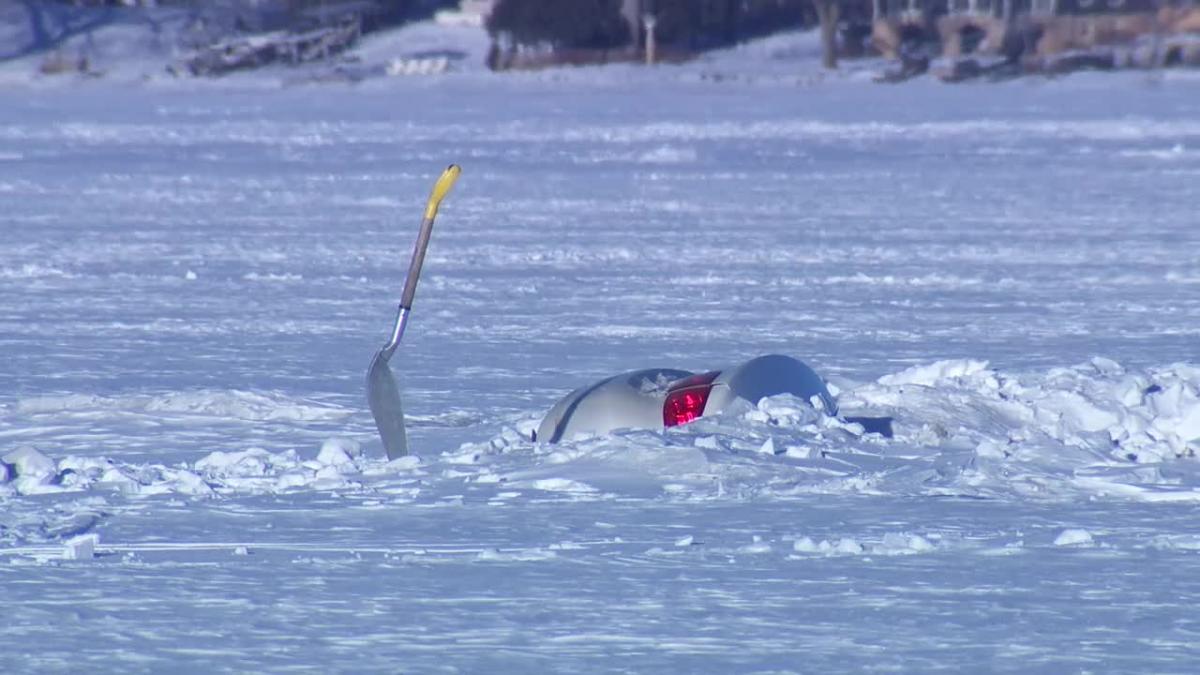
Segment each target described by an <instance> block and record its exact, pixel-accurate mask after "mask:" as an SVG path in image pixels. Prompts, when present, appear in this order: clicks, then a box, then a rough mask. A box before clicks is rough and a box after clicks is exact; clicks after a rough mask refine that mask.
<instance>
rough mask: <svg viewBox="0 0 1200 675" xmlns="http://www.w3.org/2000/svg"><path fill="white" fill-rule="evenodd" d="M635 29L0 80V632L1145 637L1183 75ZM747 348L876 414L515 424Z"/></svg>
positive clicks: (1158, 496) (1172, 449) (1187, 191)
mask: <svg viewBox="0 0 1200 675" xmlns="http://www.w3.org/2000/svg"><path fill="white" fill-rule="evenodd" d="M663 72H666V73H669V74H668V75H662V76H655V75H653V74H647V73H645V72H642V71H637V70H632V71H626V70H624V69H619V68H618V69H609V70H603V71H569V72H566V73H563V74H561V75H553V74H551V75H542V76H513V77H500V78H487V77H482V76H478V75H468V74H463V75H461V76H450V77H446V78H443V79H436V80H412V81H404V82H400V81H396V82H390V83H387V84H378V85H373V86H369V87H362V88H344V87H340V86H331V87H323V88H322V87H297V88H289V89H279V90H276V89H269V88H264V87H255V88H250V89H241V90H238V89H233V88H218V87H207V86H199V85H197V86H194V87H178V88H176V87H166V86H158V87H149V88H147V87H135V86H128V87H126V86H113V85H108V86H105V85H87V86H83V87H80V88H77V89H74V90H65V89H52V88H51V89H36V88H30V89H22V90H15V92H14V93H13V94H12V95H6V96H5V101H4V103H3V104H2V105H0V238H2V242H3V243H2V245H0V348H2V350H3V352H2V353H3V356H4V359H3V361H0V384H2V385H3V386H2V388H0V454H5V455H7V454H8V453H12V452H18V453H19V455H20V461H19V462H18V461H17V459H10V460H9V463H10V464H13V465H14V466H15V467H16V471H15V473H16V475H15V476H7V478H9V480H6V481H0V584H3V587H4V588H5V595H6V600H7V601H6V605H8V607H9V608H10V609H9V611H8V613H7V614H8V618H7V620H6V622H5V623H4V624H3V625H4V630H3V634H4V635H6V636H7V637H8V638H9V641H10V642H11V643H13V644H20V645H33V646H34V647H32V648H29V649H25V648H21V649H17V650H16V651H10V654H9V658H11V659H14V660H13V661H11V662H12V663H15V664H16V665H15V668H16V669H17V670H21V671H33V670H39V671H41V670H68V669H76V668H78V667H80V665H81V664H88V665H90V666H93V667H94V666H100V667H102V668H111V667H115V666H114V664H118V663H119V664H120V669H121V670H123V671H138V670H145V671H159V672H161V670H163V669H164V668H166V667H167V666H168V664H178V665H181V666H183V667H184V668H185V669H204V670H206V671H208V670H217V671H245V670H257V669H262V668H270V669H276V670H287V669H293V668H296V669H298V668H301V667H312V668H315V669H320V670H342V671H395V670H403V671H408V670H412V671H415V672H428V671H435V670H447V671H456V670H461V671H466V672H479V671H482V670H501V671H508V672H528V671H531V670H532V671H546V670H553V671H575V672H578V671H581V670H586V671H596V670H613V671H632V672H647V671H654V672H661V671H688V672H697V671H700V672H731V671H739V672H744V671H756V670H771V671H791V670H794V671H814V670H818V669H821V670H829V669H832V670H854V671H860V670H868V669H875V670H908V671H930V670H935V669H938V668H944V669H946V670H952V671H958V672H961V671H964V670H980V669H982V670H994V671H1022V672H1027V671H1041V672H1064V671H1068V670H1070V671H1130V670H1143V671H1153V672H1189V671H1190V670H1191V667H1190V666H1191V665H1192V664H1194V663H1195V661H1196V658H1197V656H1198V653H1197V652H1198V651H1200V624H1198V623H1197V621H1196V619H1195V611H1194V605H1195V604H1196V602H1197V600H1200V588H1197V583H1196V582H1195V581H1194V579H1193V578H1194V577H1195V574H1194V573H1193V569H1194V566H1195V565H1196V560H1197V558H1196V555H1197V552H1198V551H1200V525H1198V524H1197V523H1196V519H1195V518H1194V509H1195V505H1196V503H1197V502H1200V464H1198V463H1197V460H1196V459H1195V457H1194V454H1195V450H1196V449H1197V448H1200V395H1198V389H1200V356H1198V355H1197V344H1200V342H1198V340H1197V338H1198V336H1200V228H1197V227H1196V222H1197V217H1196V195H1197V187H1196V186H1197V185H1198V184H1200V182H1198V178H1200V81H1196V80H1187V79H1182V78H1175V79H1167V80H1165V81H1164V80H1162V79H1153V78H1149V77H1146V76H1144V75H1140V74H1139V75H1120V76H1103V77H1100V76H1079V77H1075V78H1070V79H1065V80H1059V81H1042V80H1026V81H1020V82H1014V83H1008V84H1003V85H990V86H961V87H948V86H939V85H935V84H933V83H929V82H916V83H911V84H907V85H904V86H900V87H885V86H875V85H870V84H866V83H856V82H829V83H824V84H821V85H818V86H810V87H804V86H796V85H795V84H794V83H793V84H790V85H787V86H785V85H783V84H780V83H774V84H772V83H770V82H760V83H757V84H756V83H753V82H751V83H739V82H724V83H720V84H717V83H713V82H710V81H707V80H706V79H705V78H703V77H701V76H700V75H702V70H692V71H689V70H687V69H683V70H680V71H678V72H676V71H672V70H670V69H667V70H666V71H663ZM450 162H456V163H459V164H461V165H462V166H463V176H462V178H461V180H460V181H459V184H458V186H457V187H456V188H455V191H454V192H453V193H452V194H451V196H450V197H449V198H448V199H447V201H446V202H445V204H444V205H443V207H442V211H441V216H440V219H439V223H438V225H437V227H436V228H435V232H434V236H433V243H432V246H431V248H430V252H429V257H428V259H427V263H426V267H425V276H424V278H423V279H422V285H421V286H420V289H419V291H418V294H417V301H416V307H415V311H414V315H413V319H412V322H411V324H410V326H409V330H408V333H407V334H406V337H405V343H404V345H403V346H402V348H401V351H400V352H399V353H398V355H397V357H396V358H395V359H393V365H394V367H396V368H397V370H398V371H401V372H400V373H399V374H400V375H401V379H402V383H403V389H404V396H405V404H406V411H407V412H408V414H409V422H410V428H409V435H410V440H411V443H412V447H413V449H414V452H415V453H416V455H418V457H419V459H418V458H408V459H403V460H398V461H396V462H392V463H387V462H385V461H384V459H383V458H382V450H381V448H380V446H379V443H378V440H377V439H376V437H375V433H374V427H373V424H372V421H371V417H370V413H369V412H368V411H367V409H366V405H365V401H364V399H363V397H364V393H363V377H364V374H365V370H366V366H367V364H368V361H369V359H370V356H371V354H372V353H373V351H374V350H375V349H376V348H377V347H378V346H379V345H380V344H382V342H383V341H384V340H385V339H386V337H387V330H388V328H389V323H390V321H391V318H392V312H393V307H394V304H395V302H396V301H397V300H398V297H399V293H400V288H401V285H402V282H403V274H404V269H405V268H406V266H407V256H408V253H409V251H410V249H411V245H412V238H413V236H414V235H415V232H416V226H417V222H418V221H419V219H420V212H421V209H422V207H423V203H424V198H425V196H426V194H427V193H428V189H429V185H430V183H431V181H432V180H433V179H434V178H435V177H436V176H437V174H438V172H439V171H440V170H441V169H442V168H443V167H444V166H445V165H446V164H448V163H450ZM772 352H778V353H785V354H790V355H792V356H795V357H798V358H801V359H803V360H805V361H806V362H808V363H809V364H810V365H812V366H813V367H814V368H815V369H816V370H817V371H818V372H820V373H822V374H824V375H825V376H826V377H827V378H829V379H830V381H831V382H832V383H833V384H834V385H835V386H836V387H837V388H838V389H839V390H840V395H841V399H842V406H843V409H844V411H846V412H852V411H856V410H863V411H867V412H871V413H878V414H888V415H892V416H894V417H895V418H896V423H897V434H896V438H894V439H891V440H883V439H880V438H876V437H872V436H869V435H868V436H864V435H861V433H860V430H856V429H854V428H853V427H852V426H847V425H844V424H840V423H836V422H832V421H827V420H825V421H823V420H819V419H815V418H813V417H812V416H809V415H806V414H805V412H804V410H802V409H801V408H802V406H800V407H797V406H796V405H795V404H796V402H795V401H788V400H782V401H770V402H768V403H767V404H764V405H763V406H760V409H758V410H749V409H748V408H747V409H746V410H742V411H740V412H735V413H734V414H730V415H725V416H722V417H719V418H711V419H710V418H706V419H704V420H701V421H699V422H697V423H695V424H692V425H688V426H685V427H680V428H676V429H673V430H671V431H669V432H667V433H663V432H651V431H629V432H620V433H618V434H616V435H614V436H612V437H605V438H592V439H580V440H573V441H570V442H567V443H563V444H561V445H557V446H551V445H546V444H541V445H538V444H534V443H531V442H530V441H528V440H527V439H528V432H529V431H530V430H531V429H532V428H533V427H535V426H536V424H537V422H538V421H539V420H540V417H541V415H542V414H543V413H544V412H545V411H546V410H547V409H548V408H549V407H550V406H551V405H552V404H553V403H554V401H556V400H557V399H558V397H560V396H561V395H563V394H565V393H566V392H567V391H569V390H571V389H573V388H575V387H577V386H580V385H583V384H586V383H588V382H590V381H593V380H595V379H598V378H601V377H605V376H608V375H611V374H614V373H618V372H621V371H625V370H632V369H636V368H642V367H649V366H673V367H681V368H687V369H694V370H705V369H709V368H712V367H715V366H720V365H723V364H727V363H732V362H736V361H739V360H742V359H745V358H748V357H751V356H755V355H758V354H764V353H772ZM21 448H32V450H29V449H26V450H19V449H21ZM14 457H15V456H14ZM0 477H3V476H0ZM85 533H86V534H97V535H98V536H99V546H98V548H97V549H96V554H97V555H96V557H95V558H91V559H84V560H61V559H60V558H61V554H62V552H63V550H64V547H65V546H66V544H65V543H66V542H67V541H69V540H71V539H72V538H73V537H76V536H78V535H81V534H85ZM68 548H69V547H68ZM84 557H85V558H87V556H84Z"/></svg>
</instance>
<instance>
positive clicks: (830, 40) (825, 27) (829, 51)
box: [812, 0, 841, 70]
mask: <svg viewBox="0 0 1200 675" xmlns="http://www.w3.org/2000/svg"><path fill="white" fill-rule="evenodd" d="M812 4H813V8H814V9H816V10H817V19H818V20H819V21H820V22H821V65H823V66H825V67H826V68H829V69H830V70H833V69H835V68H837V65H838V63H837V28H838V19H839V18H840V15H841V4H840V1H839V0H812Z"/></svg>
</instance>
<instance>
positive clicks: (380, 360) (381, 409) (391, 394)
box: [367, 349, 408, 459]
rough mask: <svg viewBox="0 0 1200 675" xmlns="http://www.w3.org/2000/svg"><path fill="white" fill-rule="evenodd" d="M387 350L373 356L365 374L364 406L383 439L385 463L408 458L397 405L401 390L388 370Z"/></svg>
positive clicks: (390, 370) (406, 443) (401, 418)
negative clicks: (365, 394)
mask: <svg viewBox="0 0 1200 675" xmlns="http://www.w3.org/2000/svg"><path fill="white" fill-rule="evenodd" d="M386 352H387V350H386V349H380V350H379V351H377V352H375V358H373V359H371V368H370V369H369V370H368V371H367V403H368V404H369V405H370V406H371V415H372V416H373V417H374V418H375V426H376V427H377V428H378V429H379V437H380V438H382V439H383V448H384V450H386V451H387V457H388V459H396V458H397V457H404V456H405V455H407V454H408V437H407V435H406V434H405V433H404V408H403V407H402V406H401V405H400V389H399V388H398V387H397V386H396V378H395V377H393V376H392V369H391V367H389V366H388V358H389V356H390V354H387V353H386Z"/></svg>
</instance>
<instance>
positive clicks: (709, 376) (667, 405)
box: [663, 371, 721, 427]
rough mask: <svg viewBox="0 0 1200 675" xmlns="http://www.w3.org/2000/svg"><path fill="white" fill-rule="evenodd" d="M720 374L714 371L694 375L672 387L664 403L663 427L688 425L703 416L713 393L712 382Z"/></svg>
mask: <svg viewBox="0 0 1200 675" xmlns="http://www.w3.org/2000/svg"><path fill="white" fill-rule="evenodd" d="M720 374H721V372H720V371H714V372H711V373H704V374H703V375H693V376H691V377H689V378H687V379H685V380H680V381H679V383H677V384H676V385H675V386H674V387H671V390H670V391H668V392H667V400H666V401H663V426H667V427H674V426H679V425H680V424H687V423H688V422H691V421H692V420H694V419H696V418H697V417H699V416H700V415H702V414H703V413H704V405H705V404H706V403H708V395H709V393H710V392H712V382H713V380H715V379H717V376H718V375H720Z"/></svg>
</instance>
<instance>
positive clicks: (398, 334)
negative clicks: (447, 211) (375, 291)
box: [367, 164, 462, 459]
mask: <svg viewBox="0 0 1200 675" xmlns="http://www.w3.org/2000/svg"><path fill="white" fill-rule="evenodd" d="M461 171H462V169H460V168H459V167H458V165H457V164H451V165H450V166H449V167H447V168H446V170H445V171H443V172H442V175H441V177H440V178H438V179H437V182H436V183H434V185H433V192H431V193H430V195H429V201H428V202H427V203H426V204H425V218H424V219H423V220H421V230H420V232H419V233H418V234H417V244H416V246H415V247H413V254H412V262H410V263H409V264H408V276H407V277H406V278H405V279H404V294H403V295H402V296H401V298H400V307H399V309H398V310H397V312H396V322H395V324H393V326H392V337H391V338H390V339H389V340H388V341H387V344H385V345H384V346H383V347H381V348H380V349H379V351H377V352H375V358H373V359H371V369H370V370H368V371H367V402H368V403H369V404H370V406H371V415H372V416H373V417H374V418H375V426H376V427H377V428H378V429H379V437H380V438H382V439H383V448H384V450H386V451H387V457H388V459H396V458H397V457H403V456H405V455H407V454H408V438H407V436H406V435H405V433H404V410H403V409H402V407H401V405H400V389H399V387H397V386H396V379H395V377H393V376H392V369H391V368H390V367H389V366H388V360H389V359H391V358H392V354H394V353H395V352H396V348H397V347H399V346H400V338H402V337H404V326H405V324H407V323H408V313H409V311H411V310H412V303H413V296H414V295H416V292H417V278H418V277H420V276H421V265H422V264H423V263H424V262H425V249H426V248H428V247H429V235H430V233H431V232H433V219H434V218H436V217H437V212H438V206H440V205H441V203H442V199H443V198H445V196H446V194H447V193H448V192H450V188H451V187H453V186H454V181H455V180H457V179H458V174H459V173H460V172H461Z"/></svg>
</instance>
